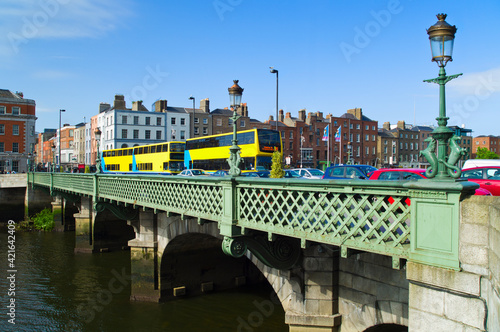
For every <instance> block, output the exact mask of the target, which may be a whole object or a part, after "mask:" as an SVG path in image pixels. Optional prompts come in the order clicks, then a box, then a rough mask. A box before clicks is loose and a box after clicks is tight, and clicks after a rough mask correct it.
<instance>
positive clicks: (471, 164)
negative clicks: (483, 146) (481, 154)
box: [462, 159, 500, 169]
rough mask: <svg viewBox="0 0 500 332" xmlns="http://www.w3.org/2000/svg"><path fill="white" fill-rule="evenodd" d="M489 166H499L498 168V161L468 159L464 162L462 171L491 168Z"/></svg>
mask: <svg viewBox="0 0 500 332" xmlns="http://www.w3.org/2000/svg"><path fill="white" fill-rule="evenodd" d="M491 166H499V167H500V159H468V160H466V161H465V163H464V165H463V166H462V169H469V168H475V167H491Z"/></svg>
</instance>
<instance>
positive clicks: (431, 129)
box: [413, 126, 434, 131]
mask: <svg viewBox="0 0 500 332" xmlns="http://www.w3.org/2000/svg"><path fill="white" fill-rule="evenodd" d="M413 128H415V129H416V130H418V131H433V130H434V128H432V127H429V126H414V127H413Z"/></svg>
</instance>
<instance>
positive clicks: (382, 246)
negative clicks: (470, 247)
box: [238, 186, 410, 255]
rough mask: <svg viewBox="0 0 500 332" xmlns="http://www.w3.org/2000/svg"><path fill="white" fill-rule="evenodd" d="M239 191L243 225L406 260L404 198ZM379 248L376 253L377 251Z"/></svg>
mask: <svg viewBox="0 0 500 332" xmlns="http://www.w3.org/2000/svg"><path fill="white" fill-rule="evenodd" d="M339 191H341V190H339V188H336V189H332V190H328V189H319V188H315V189H314V190H306V189H299V188H284V189H273V188H258V187H254V186H240V187H239V189H238V209H239V210H238V211H239V213H238V215H239V222H238V224H239V225H240V226H243V227H245V228H251V229H256V230H261V231H265V232H272V233H277V234H283V235H292V234H293V235H294V236H295V237H300V238H306V239H308V240H314V241H319V242H324V243H329V244H334V245H346V246H349V247H352V248H359V249H366V248H367V247H370V248H373V249H375V251H382V252H387V251H388V249H389V251H390V252H392V253H393V254H400V255H405V252H407V251H408V250H409V236H410V201H409V198H408V196H405V195H404V193H402V194H399V196H397V194H396V195H395V194H393V193H394V191H393V190H391V194H389V193H387V194H381V193H380V192H379V193H376V192H373V193H369V192H366V190H363V191H362V192H359V193H356V192H350V193H349V192H339ZM377 249H378V250H377Z"/></svg>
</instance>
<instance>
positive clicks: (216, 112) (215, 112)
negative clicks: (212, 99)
mask: <svg viewBox="0 0 500 332" xmlns="http://www.w3.org/2000/svg"><path fill="white" fill-rule="evenodd" d="M210 114H213V115H225V116H232V115H233V111H231V110H230V109H228V108H216V109H214V110H213V111H212V112H210Z"/></svg>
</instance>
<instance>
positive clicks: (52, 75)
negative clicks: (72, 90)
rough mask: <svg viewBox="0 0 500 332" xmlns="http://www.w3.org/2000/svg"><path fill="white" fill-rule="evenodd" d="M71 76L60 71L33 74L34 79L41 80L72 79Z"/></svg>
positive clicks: (42, 71) (44, 71) (43, 71)
mask: <svg viewBox="0 0 500 332" xmlns="http://www.w3.org/2000/svg"><path fill="white" fill-rule="evenodd" d="M70 76H71V74H70V73H67V72H63V71H58V70H40V71H37V72H35V73H33V78H36V79H40V80H54V79H61V78H67V77H70Z"/></svg>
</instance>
